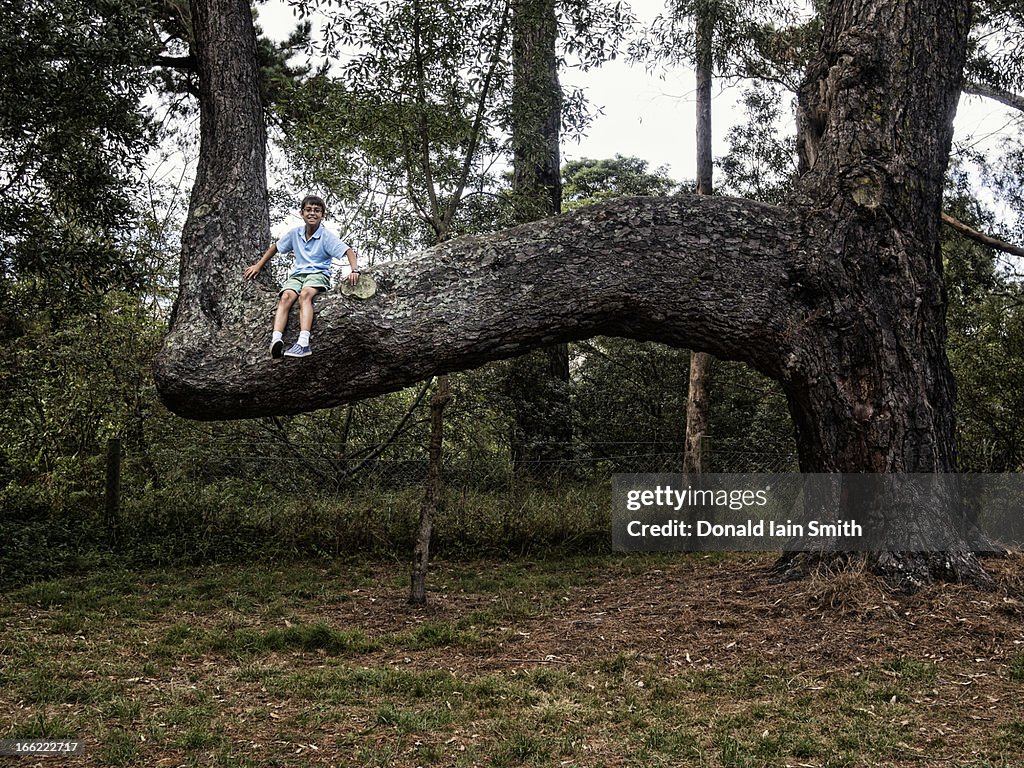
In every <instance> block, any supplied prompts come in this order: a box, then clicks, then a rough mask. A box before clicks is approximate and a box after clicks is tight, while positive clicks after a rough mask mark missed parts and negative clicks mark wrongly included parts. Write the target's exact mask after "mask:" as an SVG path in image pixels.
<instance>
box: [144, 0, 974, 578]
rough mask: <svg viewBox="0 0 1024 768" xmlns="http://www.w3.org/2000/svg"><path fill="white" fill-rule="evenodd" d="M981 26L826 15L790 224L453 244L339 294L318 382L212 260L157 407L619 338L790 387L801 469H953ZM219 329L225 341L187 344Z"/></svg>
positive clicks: (654, 201)
mask: <svg viewBox="0 0 1024 768" xmlns="http://www.w3.org/2000/svg"><path fill="white" fill-rule="evenodd" d="M197 2H198V0H197ZM217 2H226V0H217ZM969 27H970V8H969V3H968V1H967V0H935V2H931V3H906V2H903V0H836V2H832V3H829V4H828V7H827V11H826V15H825V19H824V26H823V34H822V37H821V46H820V50H819V52H818V53H817V55H816V56H815V57H814V59H813V60H812V62H811V65H810V67H809V68H808V71H807V73H806V75H805V78H804V83H803V87H802V88H801V90H800V107H799V111H798V125H799V128H800V137H799V149H800V158H801V170H802V172H803V175H802V176H801V178H800V180H799V183H798V184H797V188H796V190H795V193H794V195H793V197H792V199H791V200H790V201H789V202H788V204H787V205H784V206H772V205H767V204H763V203H755V202H751V201H745V200H739V199H732V198H718V197H703V196H678V197H674V198H668V199H659V198H633V199H627V200H623V201H612V202H610V203H606V204H602V205H595V206H590V207H587V208H583V209H580V210H578V211H576V212H574V213H572V214H569V215H566V216H561V217H555V218H553V219H546V220H543V221H540V222H536V223H532V224H526V225H522V226H520V227H516V228H513V229H510V230H507V231H505V232H502V233H498V234H496V235H493V236H488V237H470V238H463V239H459V240H455V241H451V242H448V243H444V244H441V245H440V246H437V247H435V248H433V249H431V250H429V251H427V252H426V254H424V257H423V258H420V259H415V260H406V261H403V262H397V263H391V264H384V265H379V266H378V267H377V268H376V269H375V273H376V275H377V277H378V286H379V290H378V291H377V294H376V295H375V296H374V297H373V298H372V299H370V300H368V301H365V302H362V303H356V302H355V301H352V300H349V299H346V298H343V297H329V298H328V299H327V300H326V301H325V302H324V306H323V308H322V312H321V317H322V321H321V326H320V333H321V335H322V338H324V340H325V341H324V345H323V346H324V348H325V350H326V351H325V354H323V355H320V356H319V357H317V358H315V359H313V360H312V362H311V363H310V364H307V365H301V366H291V367H289V368H288V369H286V370H284V371H281V370H280V366H273V365H272V363H271V361H269V360H266V359H265V358H264V356H263V355H262V354H261V352H262V350H261V349H260V344H259V341H258V339H253V338H251V336H252V334H251V333H250V331H249V329H250V328H252V327H255V326H256V324H257V323H256V318H260V317H262V316H264V315H265V313H266V307H265V302H264V303H261V302H248V303H247V302H245V301H243V300H241V299H239V300H238V301H237V303H233V304H232V306H237V308H238V315H237V318H234V317H233V318H232V322H230V323H228V322H224V320H225V319H227V318H226V317H225V314H224V313H223V312H219V311H218V308H219V307H222V306H224V305H225V303H226V301H227V299H225V297H224V296H223V295H222V296H211V295H209V294H207V293H204V291H203V290H202V288H203V287H204V283H203V282H201V281H199V280H197V277H196V274H197V273H202V272H211V271H212V272H218V271H220V270H222V269H224V265H225V264H228V265H229V266H230V262H231V261H232V257H231V253H230V251H229V252H228V253H227V254H226V255H222V254H221V253H220V252H219V251H220V249H219V248H218V243H217V242H216V241H215V240H212V239H211V240H206V241H204V244H197V245H200V247H196V248H194V249H193V254H194V255H195V258H190V259H187V260H186V261H185V263H184V266H183V269H184V277H185V278H186V279H183V280H182V286H183V288H182V293H181V296H180V297H179V311H178V313H177V318H176V323H175V325H174V327H173V328H172V331H171V333H170V335H169V337H168V343H167V344H166V346H165V348H164V351H163V353H162V355H161V356H160V358H159V361H158V369H157V374H158V382H159V386H160V388H161V393H162V396H163V398H164V400H165V402H166V403H167V404H168V405H169V406H170V407H171V408H173V409H175V410H177V411H178V412H180V413H182V414H184V415H188V416H191V417H193V418H213V417H218V418H223V417H225V416H236V417H242V416H248V415H255V414H259V413H266V412H268V411H271V410H280V409H281V408H289V409H293V410H301V409H310V408H318V407H324V406H325V405H329V404H333V403H338V402H343V401H347V400H350V399H352V398H357V397H364V396H367V395H371V394H375V393H379V392H384V391H389V390H394V389H396V388H398V387H401V386H403V385H405V384H408V383H410V382H413V381H416V380H420V379H422V378H424V377H426V376H428V375H430V374H431V373H435V372H444V371H451V370H457V369H460V368H466V367H471V366H474V365H477V364H479V363H481V362H483V361H486V360H491V359H496V358H500V357H508V356H512V355H516V354H519V353H522V352H524V351H527V350H529V349H532V348H536V347H538V346H541V345H543V344H546V343H551V342H554V341H568V340H572V339H579V338H585V337H587V336H591V335H595V334H598V333H606V334H609V335H619V336H627V337H630V338H636V339H658V340H660V341H664V342H666V343H670V344H674V345H682V346H690V347H692V348H696V349H702V350H704V351H709V352H713V353H715V354H716V355H717V356H720V357H724V358H729V359H738V360H744V361H746V362H748V363H750V364H752V365H753V366H754V367H756V368H757V369H759V370H760V371H762V372H763V373H765V374H767V375H768V376H770V377H772V378H775V379H777V380H779V381H780V382H781V383H782V386H783V388H784V389H785V392H786V396H787V399H788V402H789V407H790V411H791V413H792V416H793V420H794V424H795V428H796V433H797V445H798V452H799V458H800V466H801V469H802V470H803V471H806V472H851V473H855V472H884V473H892V472H896V473H899V472H915V473H934V472H941V473H945V472H952V471H955V469H956V441H955V432H954V415H953V384H952V377H951V375H950V369H949V363H948V360H947V358H946V354H945V349H944V345H945V340H946V332H945V324H944V312H945V306H946V303H945V294H944V286H943V279H942V278H943V276H942V262H941V259H940V258H939V252H938V231H939V226H940V205H941V199H942V172H943V170H944V169H945V167H946V164H947V160H948V156H949V148H950V142H951V137H952V118H953V115H954V112H955V109H956V104H957V100H958V97H959V94H960V86H961V82H962V75H963V67H964V60H965V54H966V44H967V35H968V32H969ZM907 30H912V31H913V34H908V33H907ZM247 34H250V35H251V30H249V31H248V33H247ZM223 44H224V41H223V40H222V45H223ZM215 91H216V89H215ZM225 98H231V99H235V98H238V93H237V89H232V90H231V92H230V94H226V93H221V94H220V99H225ZM221 105H223V101H222V102H221ZM246 223H248V224H249V226H250V227H252V228H253V229H256V228H257V227H258V226H259V224H260V221H259V220H257V219H255V218H252V219H250V220H249V221H247V222H246ZM609 259H614V260H617V261H620V262H621V263H623V264H626V265H630V266H631V267H632V268H631V269H629V271H628V272H626V273H620V272H617V271H610V270H607V269H604V265H606V264H607V262H608V260H609ZM236 295H237V294H236ZM211 305H212V306H211ZM218 321H220V326H221V327H220V330H219V332H218V333H217V334H216V337H215V338H211V337H209V336H207V335H206V334H200V333H196V332H195V331H194V330H193V329H194V328H203V329H205V328H212V327H213V326H215V325H216V324H217V322H218ZM197 342H198V343H197ZM929 524H930V525H950V526H952V525H953V524H954V521H952V520H949V519H945V518H943V519H940V520H937V521H934V522H931V523H929ZM872 565H873V567H874V568H876V569H877V570H879V571H880V572H882V573H885V574H887V575H889V576H891V577H892V578H893V579H895V580H898V581H901V582H902V583H904V584H906V585H910V584H919V583H921V582H923V581H926V580H929V579H931V578H934V577H937V576H941V577H946V578H957V579H980V578H984V576H983V571H982V570H981V569H980V566H979V565H978V562H977V560H976V558H975V557H974V556H973V555H972V553H970V552H966V551H957V552H945V553H914V552H884V553H876V554H875V555H873V556H872Z"/></svg>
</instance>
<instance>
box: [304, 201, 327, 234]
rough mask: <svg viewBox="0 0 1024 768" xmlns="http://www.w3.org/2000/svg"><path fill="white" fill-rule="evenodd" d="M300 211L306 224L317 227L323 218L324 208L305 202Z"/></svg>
mask: <svg viewBox="0 0 1024 768" xmlns="http://www.w3.org/2000/svg"><path fill="white" fill-rule="evenodd" d="M300 213H301V214H302V220H303V221H304V222H306V226H307V227H312V228H313V229H316V228H317V227H319V226H320V222H321V221H323V220H324V209H323V208H321V207H320V206H319V205H315V204H313V203H306V205H305V206H304V207H303V208H302V211H301V212H300Z"/></svg>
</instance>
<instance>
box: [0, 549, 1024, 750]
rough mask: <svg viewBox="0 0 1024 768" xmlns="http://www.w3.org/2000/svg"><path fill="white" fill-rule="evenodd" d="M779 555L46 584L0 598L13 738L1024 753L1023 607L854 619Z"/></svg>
mask: <svg viewBox="0 0 1024 768" xmlns="http://www.w3.org/2000/svg"><path fill="white" fill-rule="evenodd" d="M763 566H764V562H763V561H760V562H759V561H757V560H756V558H754V559H751V558H750V557H747V556H743V557H741V556H731V557H720V556H719V557H714V558H703V557H700V556H690V557H664V556H650V557H643V556H632V557H620V556H611V555H608V556H594V557H575V558H567V559H563V560H558V561H526V560H515V561H509V562H497V561H479V562H475V563H457V564H446V563H439V564H436V565H435V569H434V571H433V573H432V576H431V581H430V584H431V589H432V592H431V597H430V603H429V604H428V606H427V607H426V608H411V607H409V606H406V605H405V604H404V601H403V598H404V590H405V574H404V573H400V572H399V571H400V569H396V568H395V566H394V564H393V563H390V562H377V563H374V562H372V561H363V562H349V563H335V564H329V565H323V564H321V565H309V564H306V565H292V566H280V565H273V566H266V567H261V566H256V565H253V566H244V567H243V566H236V567H228V566H220V567H217V568H213V567H210V568H198V569H190V570H174V569H162V570H153V571H146V572H142V573H131V572H127V571H113V572H110V573H106V574H103V573H95V574H92V575H89V576H84V577H76V578H65V579H58V580H51V581H48V582H40V583H37V584H32V585H27V586H25V587H22V588H20V589H17V590H14V591H12V592H9V593H7V594H5V595H3V596H2V597H0V613H2V614H3V616H4V622H5V631H4V633H3V636H2V639H0V738H15V737H17V738H39V737H48V738H57V737H62V736H63V737H81V738H84V739H85V740H86V742H87V753H86V755H85V756H83V757H81V758H77V759H76V765H83V766H100V765H104V766H107V765H109V766H150V765H157V764H163V763H166V764H173V765H197V766H198V765H204V766H205V765H214V766H246V767H248V768H256V767H260V768H269V767H270V766H307V765H335V764H346V765H359V766H410V767H411V766H430V765H435V766H467V767H468V766H473V765H488V766H549V765H585V766H602V765H605V766H613V765H615V766H618V765H630V766H676V765H686V766H696V767H698V768H769V767H771V768H774V767H775V766H785V765H794V766H795V765H803V766H818V767H820V768H826V767H827V768H839V767H840V766H849V767H850V768H860V767H862V766H868V765H871V766H930V765H943V766H947V765H948V766H954V768H968V766H970V767H971V768H1011V767H1013V768H1019V766H1020V765H1022V764H1024V721H1022V720H1021V718H1020V715H1019V711H1018V709H1017V702H1019V701H1020V700H1021V698H1022V697H1024V686H1022V683H1024V672H1022V670H1024V664H1022V660H1024V652H1022V651H1020V650H1019V649H1020V647H1021V646H1020V644H1019V643H1020V642H1021V641H1024V636H1022V635H1021V630H1020V622H1019V619H1020V617H1019V615H1007V616H1006V623H1005V624H1003V625H1000V626H998V627H994V628H993V629H992V630H991V634H990V635H986V636H985V637H980V636H979V632H983V631H984V630H979V629H978V627H984V626H987V625H986V624H984V623H983V622H988V623H989V624H991V623H992V622H993V621H994V619H993V617H992V614H991V611H988V608H986V603H985V600H980V599H977V598H976V597H973V596H971V595H966V596H965V595H963V594H960V593H955V592H937V593H934V594H931V595H929V596H925V597H922V598H921V601H920V603H919V604H918V603H913V602H912V601H911V602H907V603H905V604H904V605H902V606H900V607H901V610H900V611H891V612H883V611H881V610H879V611H875V608H876V607H877V606H875V605H873V604H872V603H871V602H870V601H869V600H866V599H865V600H863V601H861V602H860V603H857V605H861V603H863V605H862V606H861V608H860V609H859V610H862V611H863V614H862V615H861V616H860V617H858V618H855V619H851V618H850V617H849V616H848V615H831V614H827V613H824V612H821V611H820V609H819V608H818V607H817V605H818V603H817V602H816V597H815V596H814V595H811V596H808V593H807V587H806V586H803V587H801V586H800V585H786V586H778V587H775V586H768V585H764V586H758V585H757V584H758V580H759V579H762V577H763V572H762V571H763ZM759 569H761V570H759ZM752 584H753V586H752ZM948 589H949V590H954V589H957V588H956V587H953V586H950V587H948ZM801 590H803V591H801ZM871 594H872V595H874V594H875V593H871ZM946 596H949V597H950V602H949V604H948V614H947V613H946V612H944V611H945V610H946V609H945V608H944V607H943V606H944V605H945V603H943V602H942V601H943V600H944V599H945V597H946ZM953 597H957V600H955V601H954V600H953V599H952V598H953ZM872 599H875V598H874V597H873V598H872ZM881 599H886V598H881ZM892 599H896V598H892ZM986 599H987V598H986ZM908 600H909V599H908ZM1004 604H1006V605H1010V603H1004ZM972 606H974V608H972ZM971 610H975V611H976V614H972V613H970V611H971ZM986 611H988V612H987V613H986ZM890 614H891V615H895V616H896V617H897V618H895V619H893V618H891V615H890ZM929 616H930V617H931V620H932V621H933V622H935V629H934V632H932V633H931V634H929V635H927V640H926V639H925V636H924V635H922V634H921V632H922V631H924V630H921V629H919V627H920V626H922V625H924V624H925V618H927V617H929ZM915 617H916V618H915ZM911 619H913V622H911ZM947 620H948V621H947ZM974 620H977V622H978V625H977V627H973V628H971V631H969V632H968V631H963V632H958V631H951V630H949V627H954V628H956V627H959V626H961V625H963V626H965V627H968V624H965V622H967V623H969V622H971V621H974ZM893 622H897V623H893ZM968 628H970V627H968ZM1015 632H1016V634H1014V633H1015ZM993 638H995V639H993ZM1014 642H1017V643H1018V645H1014ZM999 643H1002V644H1003V646H1005V648H1003V647H1002V646H1000V647H997V646H999ZM979 648H986V649H988V650H987V651H986V653H987V654H988V656H987V657H986V658H982V656H981V654H982V651H981V650H979ZM997 651H998V653H997ZM973 718H978V719H977V720H975V719H973Z"/></svg>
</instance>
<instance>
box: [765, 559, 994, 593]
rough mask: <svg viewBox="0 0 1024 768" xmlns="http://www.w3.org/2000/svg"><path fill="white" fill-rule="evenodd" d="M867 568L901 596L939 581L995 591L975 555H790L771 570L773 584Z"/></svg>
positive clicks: (990, 579)
mask: <svg viewBox="0 0 1024 768" xmlns="http://www.w3.org/2000/svg"><path fill="white" fill-rule="evenodd" d="M857 568H863V569H865V570H867V571H869V572H871V573H873V574H875V575H876V576H879V577H880V578H882V580H883V581H885V583H886V584H887V585H888V586H889V587H890V588H891V589H893V590H895V591H897V592H904V593H911V592H915V591H917V590H918V589H921V588H922V587H924V586H927V585H929V584H933V583H935V582H937V581H945V582H951V583H954V584H968V585H971V586H974V587H977V588H978V589H985V590H990V589H994V588H995V584H994V582H993V581H992V577H991V576H989V574H988V573H987V572H986V571H985V569H984V568H983V567H982V565H981V562H980V561H979V559H978V555H977V554H976V553H974V552H865V553H860V552H789V553H786V554H784V555H783V556H782V557H780V558H779V559H778V560H777V561H776V562H775V564H774V565H773V566H772V568H771V580H772V581H773V582H777V583H779V582H786V581H795V580H797V579H804V578H808V577H809V576H812V575H825V576H827V575H829V574H836V573H840V572H843V571H846V570H852V569H857Z"/></svg>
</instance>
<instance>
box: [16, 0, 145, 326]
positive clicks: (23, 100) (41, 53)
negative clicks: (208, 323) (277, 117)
mask: <svg viewBox="0 0 1024 768" xmlns="http://www.w3.org/2000/svg"><path fill="white" fill-rule="evenodd" d="M148 8H149V4H148V3H146V2H142V1H141V0H138V1H137V2H135V1H129V2H117V3H114V2H108V1H107V0H85V2H79V1H78V0H75V1H74V2H68V1H67V0H42V1H41V2H28V1H27V0H14V1H13V2H8V3H4V4H2V5H0V72H2V73H3V77H0V167H2V168H3V169H4V185H3V187H2V190H0V251H2V256H0V258H2V268H0V294H2V295H3V310H0V333H2V334H3V337H5V338H10V336H12V335H17V334H18V333H20V332H21V327H22V323H24V322H25V321H26V320H30V319H31V318H32V317H33V316H34V315H36V314H37V313H38V312H40V311H41V310H42V309H44V308H45V309H46V310H48V311H49V312H51V313H53V314H54V316H55V317H59V316H60V315H61V314H62V313H63V312H64V311H73V310H74V309H75V308H76V307H78V306H81V305H82V304H83V303H89V302H91V301H94V300H95V298H96V296H97V294H100V293H102V292H103V291H106V290H109V289H110V288H113V287H125V288H129V287H134V286H135V285H137V282H138V280H137V278H138V272H137V269H136V266H137V265H136V264H135V263H134V262H133V261H132V259H131V258H130V254H128V253H126V252H125V249H124V246H125V245H126V243H127V242H128V241H129V239H130V237H131V227H132V222H133V220H134V218H135V217H134V216H133V215H132V208H131V199H130V195H129V190H130V188H131V186H132V182H131V178H132V177H133V175H134V173H135V172H136V171H137V169H138V167H139V163H140V162H141V159H142V157H143V155H144V154H145V151H146V148H147V147H148V146H149V143H150V141H151V140H152V126H151V124H150V119H149V115H148V112H147V111H146V110H145V109H140V108H139V100H140V98H141V97H142V95H143V93H144V92H145V91H146V89H147V88H148V87H149V85H150V82H151V81H150V76H149V74H148V70H147V69H146V67H145V66H144V63H145V61H146V58H147V57H148V56H150V55H151V54H152V53H153V52H154V51H155V48H156V40H155V39H154V37H153V34H152V32H151V25H150V24H149V23H147V22H148V15H147V14H148Z"/></svg>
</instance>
